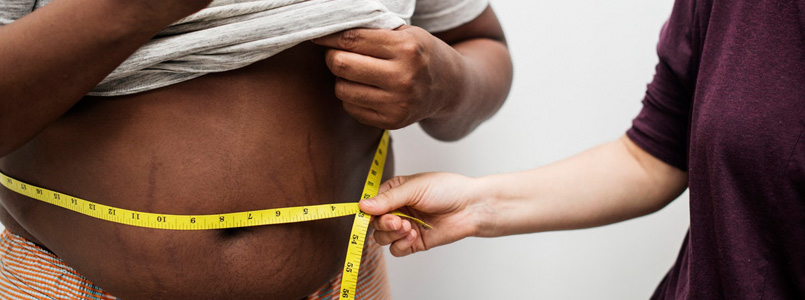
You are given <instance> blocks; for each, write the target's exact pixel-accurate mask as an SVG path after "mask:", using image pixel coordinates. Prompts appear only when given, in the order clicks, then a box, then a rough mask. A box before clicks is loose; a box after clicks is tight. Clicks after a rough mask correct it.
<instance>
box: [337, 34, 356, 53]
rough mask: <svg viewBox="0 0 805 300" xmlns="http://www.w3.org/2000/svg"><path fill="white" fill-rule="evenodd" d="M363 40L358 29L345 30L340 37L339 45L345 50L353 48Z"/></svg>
mask: <svg viewBox="0 0 805 300" xmlns="http://www.w3.org/2000/svg"><path fill="white" fill-rule="evenodd" d="M360 40H361V33H360V31H358V30H347V31H344V32H343V33H342V34H341V36H340V37H339V38H338V47H340V48H342V49H344V50H352V49H355V47H356V46H357V45H358V43H359V42H360Z"/></svg>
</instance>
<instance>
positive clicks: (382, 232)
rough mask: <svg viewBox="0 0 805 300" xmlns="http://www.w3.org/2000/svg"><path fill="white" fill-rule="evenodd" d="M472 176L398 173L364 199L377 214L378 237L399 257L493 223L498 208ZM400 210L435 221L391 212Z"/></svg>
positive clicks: (363, 203)
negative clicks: (482, 193)
mask: <svg viewBox="0 0 805 300" xmlns="http://www.w3.org/2000/svg"><path fill="white" fill-rule="evenodd" d="M476 186H477V185H476V184H475V182H474V181H473V179H470V178H467V177H464V176H461V175H457V174H450V173H427V174H419V175H413V176H408V177H395V178H392V179H391V180H389V181H387V182H385V183H383V185H381V186H380V194H378V196H377V197H375V198H372V199H367V200H363V201H361V202H360V207H361V209H362V210H363V211H365V212H367V213H369V214H372V215H377V216H378V217H375V218H373V220H372V227H373V228H374V229H375V232H374V238H375V241H377V242H378V243H379V244H381V245H389V244H391V246H390V247H389V250H390V251H391V254H392V255H394V256H405V255H408V254H411V253H414V252H419V251H424V250H428V249H430V248H433V247H436V246H441V245H445V244H449V243H452V242H455V241H458V240H460V239H463V238H465V237H468V236H473V235H477V234H479V233H480V232H481V231H482V230H483V229H484V228H487V227H490V225H491V226H493V225H494V223H495V222H494V219H495V218H494V213H493V211H492V209H491V207H489V206H488V205H487V204H486V203H485V202H484V201H483V199H480V197H478V196H479V194H478V193H476V190H475V187H476ZM397 209H399V211H400V212H403V213H405V214H407V215H410V216H413V217H415V218H418V219H420V220H422V221H425V223H428V224H429V225H431V226H433V229H427V228H425V227H424V226H420V225H418V224H416V223H413V222H411V221H409V220H407V219H403V218H400V217H398V216H396V215H391V214H387V213H389V212H391V211H394V210H397Z"/></svg>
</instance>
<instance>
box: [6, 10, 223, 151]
mask: <svg viewBox="0 0 805 300" xmlns="http://www.w3.org/2000/svg"><path fill="white" fill-rule="evenodd" d="M208 3H209V0H188V1H165V0H158V1H157V0H154V1H125V0H71V1H66V0H65V1H59V0H57V1H54V2H53V3H51V4H48V5H47V6H45V7H43V8H41V9H37V10H36V11H35V12H33V13H31V14H30V15H28V16H25V17H23V18H21V19H20V20H18V21H16V22H14V23H11V24H9V25H6V26H3V27H0V70H4V71H3V72H2V76H0V95H2V96H1V97H0V157H2V156H4V155H6V154H8V153H9V152H11V151H13V150H14V149H16V148H17V147H19V146H21V145H22V144H24V143H25V142H27V141H28V140H29V139H31V138H32V137H33V136H35V135H36V134H37V133H38V132H39V131H41V130H42V129H44V128H45V127H46V126H47V125H48V124H49V123H51V122H53V120H55V119H57V118H58V117H59V116H61V115H62V114H64V112H66V111H67V110H68V109H69V108H70V107H72V106H73V105H74V104H75V103H76V102H78V101H79V100H80V99H81V98H82V97H83V96H84V95H85V94H86V93H87V92H89V91H90V90H91V89H92V88H93V87H94V86H95V85H97V84H98V83H99V82H100V81H101V80H103V78H104V77H106V75H108V74H109V73H111V72H112V71H113V70H114V69H115V68H116V67H117V66H118V65H119V64H120V63H122V62H123V61H124V60H125V59H126V58H128V57H129V56H130V55H131V54H132V53H133V52H134V51H136V50H137V49H138V48H139V47H140V46H141V45H142V44H144V43H146V42H147V41H148V40H149V39H150V38H151V37H152V36H154V35H155V34H156V33H157V32H159V31H160V30H161V29H162V28H164V27H166V26H168V25H169V24H170V23H172V22H174V21H176V20H178V19H179V18H181V17H183V16H186V15H188V14H190V13H192V12H194V11H196V10H198V9H201V8H203V7H204V6H206V5H207V4H208Z"/></svg>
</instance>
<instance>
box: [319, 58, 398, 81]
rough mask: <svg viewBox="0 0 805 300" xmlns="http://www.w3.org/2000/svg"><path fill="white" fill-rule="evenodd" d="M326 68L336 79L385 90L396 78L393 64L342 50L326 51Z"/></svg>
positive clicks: (395, 68)
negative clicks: (339, 78)
mask: <svg viewBox="0 0 805 300" xmlns="http://www.w3.org/2000/svg"><path fill="white" fill-rule="evenodd" d="M324 60H325V62H326V63H327V68H328V69H330V71H331V72H332V73H333V75H335V76H337V77H341V78H344V79H347V80H350V81H354V82H360V83H363V84H367V85H371V86H376V87H379V88H383V89H387V88H389V87H390V86H391V85H392V82H394V79H395V78H397V77H398V74H397V73H398V71H397V67H396V65H395V62H392V61H389V60H385V59H379V58H375V57H372V56H367V55H364V54H360V53H353V52H348V51H343V50H328V51H327V53H326V54H325V56H324Z"/></svg>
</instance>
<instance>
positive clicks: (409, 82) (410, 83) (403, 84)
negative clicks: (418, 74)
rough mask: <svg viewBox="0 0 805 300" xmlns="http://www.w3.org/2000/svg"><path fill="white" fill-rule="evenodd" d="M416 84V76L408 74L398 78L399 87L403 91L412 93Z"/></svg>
mask: <svg viewBox="0 0 805 300" xmlns="http://www.w3.org/2000/svg"><path fill="white" fill-rule="evenodd" d="M415 84H416V79H415V78H414V75H411V74H406V75H403V76H400V77H398V78H397V86H398V87H399V88H400V89H401V90H403V91H406V92H407V91H410V90H411V89H412V88H413V87H414V85H415Z"/></svg>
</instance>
